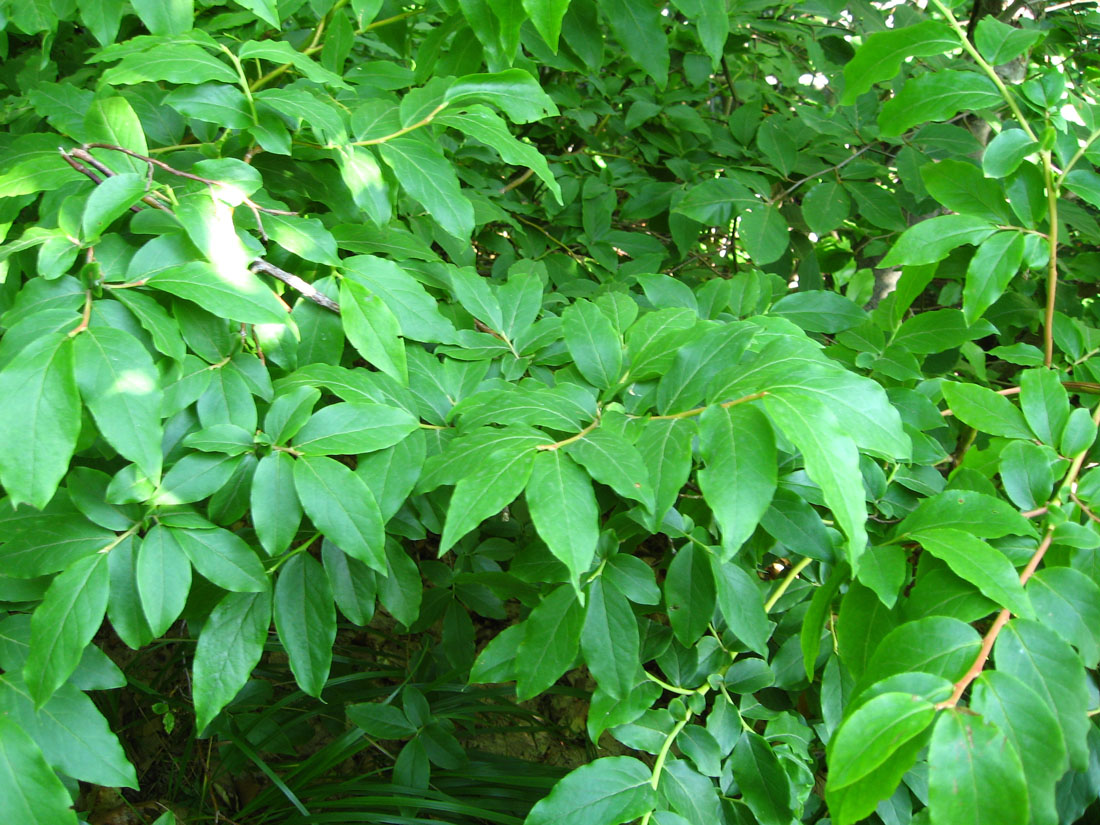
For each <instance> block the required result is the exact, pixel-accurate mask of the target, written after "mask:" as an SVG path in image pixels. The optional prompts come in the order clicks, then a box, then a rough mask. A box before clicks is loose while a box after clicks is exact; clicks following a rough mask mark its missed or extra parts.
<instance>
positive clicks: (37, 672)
mask: <svg viewBox="0 0 1100 825" xmlns="http://www.w3.org/2000/svg"><path fill="white" fill-rule="evenodd" d="M109 589H110V574H109V573H108V571H107V557H106V555H105V554H103V553H96V554H95V555H93V556H86V557H85V558H83V559H80V560H79V561H77V562H75V563H74V564H72V565H70V566H69V568H68V569H67V570H66V571H65V572H64V573H61V574H59V575H58V576H57V578H55V579H54V580H53V581H52V582H51V583H50V587H49V589H48V590H47V591H46V595H45V596H44V597H43V599H42V603H41V604H39V605H38V607H37V608H36V609H35V611H34V615H33V616H32V617H31V645H30V652H29V653H28V654H27V661H26V663H25V664H24V666H23V676H24V678H25V679H26V682H27V690H28V691H29V693H30V695H31V698H32V699H33V700H34V703H35V706H36V707H39V708H40V707H42V706H43V705H44V704H45V703H46V702H47V701H48V700H49V698H50V697H51V696H53V694H54V691H56V690H57V689H58V688H59V687H61V685H62V684H64V683H65V680H66V679H68V678H69V676H70V675H72V672H73V671H74V670H76V666H77V665H78V664H79V663H80V657H81V656H83V655H84V648H86V647H87V646H88V644H89V642H91V641H92V637H93V636H95V634H96V631H97V630H99V626H100V624H101V623H102V622H103V614H104V613H106V612H107V595H108V591H109Z"/></svg>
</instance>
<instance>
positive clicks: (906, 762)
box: [826, 735, 928, 825]
mask: <svg viewBox="0 0 1100 825" xmlns="http://www.w3.org/2000/svg"><path fill="white" fill-rule="evenodd" d="M927 742H928V737H927V736H924V735H919V736H916V737H914V738H913V739H910V740H909V741H908V742H906V743H905V744H903V745H902V746H901V747H899V748H898V749H897V750H896V751H895V752H894V753H893V754H892V755H891V756H890V757H889V758H888V759H887V760H886V762H884V763H883V764H882V766H880V767H879V768H878V769H877V770H875V771H872V772H871V773H869V774H868V775H867V776H865V777H864V778H863V779H860V780H857V781H856V782H854V783H852V784H851V785H847V786H845V787H843V788H840V789H839V790H831V791H829V792H828V794H827V796H826V802H827V803H828V806H829V815H830V817H831V818H832V821H833V822H835V823H837V825H852V823H854V822H858V821H859V820H861V819H863V818H864V817H866V816H868V815H870V814H871V813H873V812H874V811H875V808H876V806H877V805H878V804H879V803H880V802H881V801H882V800H885V799H887V798H888V797H890V795H891V794H893V793H894V792H895V791H896V790H897V787H898V783H900V782H901V780H902V777H903V776H904V775H905V774H906V772H908V771H909V769H910V768H912V767H913V764H914V763H915V762H916V761H917V756H918V755H919V754H920V752H921V751H922V750H923V749H924V748H925V746H926V745H927Z"/></svg>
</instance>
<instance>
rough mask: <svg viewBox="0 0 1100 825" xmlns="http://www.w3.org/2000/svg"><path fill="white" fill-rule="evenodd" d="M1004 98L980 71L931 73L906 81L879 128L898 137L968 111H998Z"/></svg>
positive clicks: (888, 103)
mask: <svg viewBox="0 0 1100 825" xmlns="http://www.w3.org/2000/svg"><path fill="white" fill-rule="evenodd" d="M1003 104H1004V98H1002V97H1001V93H1000V92H999V91H997V87H996V86H995V85H994V84H993V81H992V80H990V79H989V78H988V77H986V76H985V75H982V74H978V73H977V72H956V71H951V70H944V71H938V72H927V73H925V74H922V75H919V76H918V77H914V78H911V79H909V80H908V81H906V83H905V86H904V87H903V88H902V90H901V91H900V92H898V93H897V94H896V95H895V96H894V97H892V98H891V99H890V100H888V101H886V103H884V104H883V106H882V110H881V111H880V112H879V117H878V125H879V128H880V129H881V130H882V134H883V136H884V137H896V136H897V135H900V134H902V133H903V132H905V131H906V130H907V129H910V128H912V127H913V126H916V125H917V124H918V123H925V122H927V121H929V120H935V121H942V120H948V119H950V118H952V117H954V116H955V115H957V114H958V113H959V112H961V111H963V110H964V109H971V110H978V109H990V108H996V107H998V106H1001V105H1003Z"/></svg>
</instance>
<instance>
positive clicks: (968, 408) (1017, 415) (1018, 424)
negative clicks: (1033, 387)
mask: <svg viewBox="0 0 1100 825" xmlns="http://www.w3.org/2000/svg"><path fill="white" fill-rule="evenodd" d="M940 389H942V390H943V398H944V401H946V402H947V404H948V405H949V406H950V408H951V412H952V414H953V415H954V416H955V417H956V418H958V419H959V421H961V422H962V423H964V424H966V425H967V426H970V427H973V428H974V429H976V430H980V431H981V432H983V433H989V434H990V435H999V436H1003V437H1004V438H1026V439H1031V438H1032V434H1031V430H1030V429H1029V428H1028V426H1027V422H1026V421H1025V420H1024V416H1023V413H1021V412H1020V411H1019V409H1017V408H1016V406H1015V405H1014V404H1013V403H1012V402H1011V401H1009V400H1008V399H1007V398H1005V397H1004V396H1003V395H998V394H997V393H995V392H994V391H993V390H990V389H986V388H985V387H979V386H978V385H977V384H959V383H956V382H954V381H944V382H943V383H942V384H941V385H940Z"/></svg>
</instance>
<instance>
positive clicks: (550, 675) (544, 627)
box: [516, 585, 584, 701]
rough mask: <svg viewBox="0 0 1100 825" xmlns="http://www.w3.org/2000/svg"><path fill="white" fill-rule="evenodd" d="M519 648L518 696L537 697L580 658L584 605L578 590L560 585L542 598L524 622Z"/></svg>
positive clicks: (521, 699) (523, 698)
mask: <svg viewBox="0 0 1100 825" xmlns="http://www.w3.org/2000/svg"><path fill="white" fill-rule="evenodd" d="M523 624H524V627H525V630H524V634H523V641H522V642H520V644H519V647H518V648H517V649H516V696H517V698H519V700H520V701H524V700H526V699H530V698H532V697H533V696H537V695H539V694H540V693H542V692H543V691H545V690H546V689H547V688H549V687H551V686H552V685H553V684H554V682H556V681H558V679H560V678H561V675H562V674H563V673H565V671H567V670H568V669H569V668H570V667H571V666H572V665H573V662H574V660H575V659H576V658H577V651H578V649H579V648H580V637H581V629H582V628H583V626H584V608H583V607H581V603H580V602H579V601H578V600H577V593H576V591H575V590H574V589H573V588H572V587H570V586H569V585H560V586H559V587H557V588H555V589H554V590H553V591H551V592H550V593H549V595H547V596H545V597H543V599H542V601H540V602H539V603H538V604H537V605H536V606H535V608H534V609H533V610H532V611H531V613H530V615H529V616H528V617H527V618H526V619H525V620H524V622H523Z"/></svg>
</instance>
